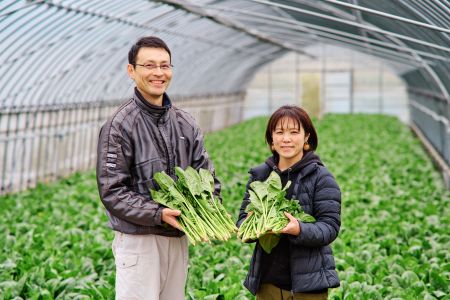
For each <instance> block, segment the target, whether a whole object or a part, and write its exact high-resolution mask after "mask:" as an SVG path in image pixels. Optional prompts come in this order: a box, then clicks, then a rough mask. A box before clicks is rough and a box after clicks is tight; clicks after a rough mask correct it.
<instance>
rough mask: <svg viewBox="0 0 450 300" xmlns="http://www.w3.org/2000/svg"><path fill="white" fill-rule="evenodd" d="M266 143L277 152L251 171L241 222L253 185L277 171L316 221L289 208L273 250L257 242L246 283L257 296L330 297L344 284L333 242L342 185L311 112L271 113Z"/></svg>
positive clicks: (291, 195) (287, 109) (284, 108)
mask: <svg viewBox="0 0 450 300" xmlns="http://www.w3.org/2000/svg"><path fill="white" fill-rule="evenodd" d="M266 142H267V144H268V145H269V146H270V149H271V151H272V153H273V155H272V156H271V157H269V158H268V159H267V160H266V162H265V163H263V164H261V165H259V166H257V167H255V168H252V169H251V170H250V172H249V173H250V180H249V182H248V184H247V191H246V193H245V196H244V200H243V202H242V205H241V209H240V213H239V220H238V222H237V225H238V226H240V224H241V223H242V222H243V221H244V220H245V218H246V217H247V213H246V212H245V208H246V206H247V205H248V204H249V193H248V188H249V184H250V183H251V182H252V181H255V180H257V181H264V180H265V179H266V178H267V177H268V176H269V174H270V172H271V171H275V172H277V173H278V174H279V175H280V177H281V181H282V183H283V186H285V185H286V183H287V182H288V181H289V180H290V181H291V182H292V184H291V186H290V187H289V189H288V191H287V194H286V198H288V199H297V200H298V201H299V203H300V204H301V206H302V208H303V209H304V211H305V212H306V213H308V214H310V215H312V216H313V217H314V218H315V219H316V222H314V223H302V222H300V221H298V220H296V219H295V218H294V217H293V216H292V215H290V214H289V213H287V212H285V215H286V217H288V218H289V223H288V225H286V227H285V228H284V229H283V230H282V234H281V238H280V242H279V243H278V245H277V246H276V247H275V248H273V249H272V251H271V253H270V254H267V253H266V252H264V251H263V250H262V248H261V246H260V245H259V243H257V244H256V246H255V250H254V252H253V257H252V260H251V263H250V270H249V272H248V274H247V278H246V280H245V282H244V285H245V287H246V288H247V289H248V290H249V291H250V292H252V293H253V294H254V295H256V299H261V300H265V299H327V297H328V288H333V287H337V286H339V279H338V276H337V273H336V270H335V263H334V258H333V255H332V251H331V248H330V246H329V245H330V243H331V242H332V241H333V240H334V239H336V237H337V235H338V232H339V227H340V224H341V222H340V210H341V206H340V202H341V193H340V190H339V186H338V185H337V183H336V181H335V179H334V178H333V176H332V175H331V174H330V172H329V171H328V170H327V169H326V168H325V166H324V165H323V163H322V162H321V160H320V158H319V157H318V156H317V155H316V154H315V153H314V150H315V149H316V148H317V143H318V140H317V134H316V130H315V128H314V126H313V124H312V122H311V119H310V118H309V116H308V114H307V113H306V112H305V111H304V110H303V109H301V108H299V107H297V106H289V105H286V106H282V107H280V108H279V109H278V110H277V111H275V112H274V113H273V115H272V116H271V117H270V119H269V122H268V124H267V128H266Z"/></svg>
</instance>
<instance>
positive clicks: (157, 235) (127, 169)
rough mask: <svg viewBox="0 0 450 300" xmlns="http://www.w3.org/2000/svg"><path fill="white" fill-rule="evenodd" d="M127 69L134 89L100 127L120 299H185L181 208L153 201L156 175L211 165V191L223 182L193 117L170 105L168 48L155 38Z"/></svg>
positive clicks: (102, 179)
mask: <svg viewBox="0 0 450 300" xmlns="http://www.w3.org/2000/svg"><path fill="white" fill-rule="evenodd" d="M128 75H129V77H130V78H131V79H132V80H134V82H135V84H136V87H135V89H134V94H133V96H132V97H131V98H130V99H129V100H128V101H127V102H126V103H124V104H123V105H122V106H121V107H119V108H118V109H117V110H116V112H114V113H113V114H112V116H111V117H110V118H109V119H108V121H107V122H106V123H105V124H104V125H103V127H102V129H101V131H100V137H99V141H98V152H97V154H98V160H97V183H98V189H99V193H100V198H101V200H102V202H103V204H104V206H105V208H106V212H107V215H108V217H109V226H110V227H111V228H112V229H113V230H114V231H115V238H114V241H113V244H112V249H113V254H114V258H115V264H116V286H115V288H116V299H140V300H144V299H145V300H147V299H148V300H151V299H153V300H155V299H166V300H178V299H184V289H185V282H186V276H187V267H188V241H187V238H186V236H185V235H184V233H183V232H182V231H180V230H179V229H180V224H179V223H178V222H177V219H176V217H177V216H179V215H180V211H178V210H175V209H169V208H167V207H165V206H163V205H161V204H158V203H157V202H155V201H153V200H152V198H151V194H150V189H154V188H156V187H157V185H156V184H155V182H156V181H155V179H154V175H155V174H156V173H158V172H161V171H165V173H166V174H167V175H168V176H170V177H172V178H175V177H176V176H175V169H176V167H180V168H181V169H183V170H184V169H186V168H187V167H189V166H190V167H192V168H194V169H195V170H198V169H200V168H202V169H206V170H208V171H209V172H210V173H211V174H212V175H213V176H212V177H213V178H212V186H213V188H212V190H213V192H214V194H215V195H217V196H219V195H220V183H219V181H218V180H217V178H216V177H215V176H214V168H213V165H212V163H211V161H210V159H209V157H208V154H207V152H206V150H205V147H204V143H203V136H202V133H201V131H200V128H199V126H198V125H197V124H196V122H195V120H194V118H193V117H192V116H191V115H189V114H188V113H187V112H185V111H183V110H181V109H179V108H176V107H174V106H172V103H171V100H170V98H169V97H168V95H167V94H166V89H167V87H168V85H169V83H170V80H171V79H172V63H171V52H170V50H169V48H168V47H167V45H166V43H165V42H164V41H162V40H161V39H159V38H157V37H153V36H149V37H143V38H141V39H139V40H138V41H137V42H136V43H135V44H134V45H133V46H132V47H131V49H130V51H129V53H128Z"/></svg>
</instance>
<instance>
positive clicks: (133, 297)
mask: <svg viewBox="0 0 450 300" xmlns="http://www.w3.org/2000/svg"><path fill="white" fill-rule="evenodd" d="M115 234H116V235H115V237H114V241H113V244H112V250H113V254H114V258H115V261H116V300H158V299H160V300H181V299H184V287H185V284H186V277H187V267H188V242H187V238H186V236H183V237H181V238H178V237H165V236H159V235H153V234H149V235H132V234H125V233H121V232H116V233H115Z"/></svg>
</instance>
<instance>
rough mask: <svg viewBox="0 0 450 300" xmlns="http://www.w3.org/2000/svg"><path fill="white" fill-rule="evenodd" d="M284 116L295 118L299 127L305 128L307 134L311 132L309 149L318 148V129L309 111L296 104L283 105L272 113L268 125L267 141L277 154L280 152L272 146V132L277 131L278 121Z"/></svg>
mask: <svg viewBox="0 0 450 300" xmlns="http://www.w3.org/2000/svg"><path fill="white" fill-rule="evenodd" d="M283 118H289V119H292V120H294V122H296V123H297V125H298V126H299V128H303V130H304V131H305V136H307V135H308V134H309V138H308V144H309V146H310V147H309V150H307V151H314V150H316V149H317V145H318V143H319V140H318V139H317V133H316V129H315V128H314V125H313V123H312V121H311V118H310V117H309V115H308V113H307V112H306V111H305V110H304V109H302V108H300V107H298V106H296V105H283V106H281V107H280V108H278V109H277V110H276V111H275V112H274V113H273V114H272V116H271V117H270V119H269V122H268V123H267V127H266V142H267V144H268V145H269V147H270V149H271V151H272V153H273V154H274V155H275V156H278V153H276V151H274V150H272V148H271V147H272V143H273V139H272V134H273V132H274V131H275V129H276V127H277V124H278V122H279V121H280V120H282V119H283ZM307 151H306V152H307Z"/></svg>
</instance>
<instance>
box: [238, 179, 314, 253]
mask: <svg viewBox="0 0 450 300" xmlns="http://www.w3.org/2000/svg"><path fill="white" fill-rule="evenodd" d="M290 184H291V182H290V181H288V183H287V184H286V186H285V187H284V188H283V187H282V184H281V179H280V176H279V175H278V174H277V173H276V172H274V171H272V172H271V173H270V175H269V177H268V178H267V179H266V181H264V182H261V181H254V182H252V183H250V189H249V191H248V192H249V194H250V203H249V204H248V205H247V207H246V209H245V211H246V212H247V213H248V217H247V218H246V219H245V220H244V222H242V224H241V226H240V228H239V231H238V237H239V238H240V239H241V240H242V241H243V242H248V241H251V240H256V239H258V240H259V244H260V245H261V247H262V248H263V249H264V251H266V252H267V253H270V252H271V251H272V249H273V248H274V247H275V246H276V245H277V244H278V242H279V240H280V237H279V235H280V232H281V230H282V229H283V228H284V227H286V225H287V224H288V223H289V219H288V218H287V217H286V216H285V215H284V212H288V213H290V214H291V215H292V216H294V217H295V218H296V219H298V220H300V221H302V222H315V221H316V220H315V219H314V217H313V216H310V215H308V214H307V213H305V212H304V211H303V210H302V208H301V206H300V204H299V203H298V201H297V200H287V199H286V198H285V196H286V190H287V189H288V188H289V186H290Z"/></svg>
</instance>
